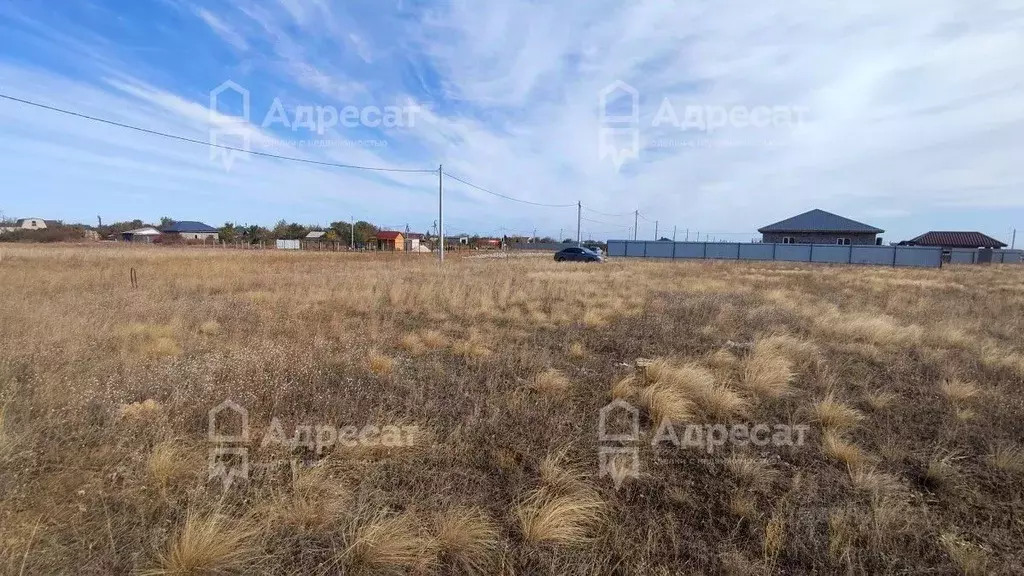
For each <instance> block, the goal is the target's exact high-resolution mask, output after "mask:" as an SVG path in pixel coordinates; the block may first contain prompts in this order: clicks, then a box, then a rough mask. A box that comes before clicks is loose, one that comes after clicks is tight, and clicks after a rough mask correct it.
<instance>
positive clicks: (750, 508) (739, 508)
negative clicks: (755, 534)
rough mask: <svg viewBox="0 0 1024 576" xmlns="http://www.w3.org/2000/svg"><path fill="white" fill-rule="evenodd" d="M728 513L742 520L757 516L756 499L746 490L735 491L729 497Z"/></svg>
mask: <svg viewBox="0 0 1024 576" xmlns="http://www.w3.org/2000/svg"><path fill="white" fill-rule="evenodd" d="M727 507H728V509H729V514H732V515H733V516H735V517H737V518H741V519H743V520H753V519H755V518H757V501H756V500H754V498H753V497H752V496H751V495H750V494H748V493H746V492H737V493H735V494H733V495H732V496H730V497H729V502H728V504H727Z"/></svg>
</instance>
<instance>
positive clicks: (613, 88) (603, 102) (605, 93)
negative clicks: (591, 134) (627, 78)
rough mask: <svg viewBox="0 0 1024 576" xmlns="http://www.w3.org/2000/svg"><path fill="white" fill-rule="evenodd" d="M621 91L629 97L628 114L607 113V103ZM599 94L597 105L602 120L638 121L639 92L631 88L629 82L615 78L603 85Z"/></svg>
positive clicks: (634, 122)
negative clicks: (613, 80)
mask: <svg viewBox="0 0 1024 576" xmlns="http://www.w3.org/2000/svg"><path fill="white" fill-rule="evenodd" d="M619 92H621V93H623V94H624V95H625V96H626V97H628V98H629V103H630V106H629V112H630V113H629V114H628V115H625V116H623V115H612V114H609V113H608V103H609V102H614V101H615V100H616V97H615V96H618V93H619ZM598 95H599V104H598V105H599V107H600V114H601V121H602V122H605V123H607V122H630V123H633V124H636V123H639V122H640V92H638V91H637V89H636V88H633V87H632V86H630V85H629V84H626V83H625V82H623V81H622V80H616V81H615V82H612V83H611V84H609V85H607V86H605V87H604V88H603V89H602V90H601V92H599V93H598Z"/></svg>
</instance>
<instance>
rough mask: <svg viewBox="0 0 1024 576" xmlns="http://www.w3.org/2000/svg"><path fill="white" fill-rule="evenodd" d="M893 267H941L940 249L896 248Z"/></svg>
mask: <svg viewBox="0 0 1024 576" xmlns="http://www.w3.org/2000/svg"><path fill="white" fill-rule="evenodd" d="M895 265H896V266H925V267H934V268H938V267H939V266H941V265H942V248H925V247H920V246H897V247H896V262H895Z"/></svg>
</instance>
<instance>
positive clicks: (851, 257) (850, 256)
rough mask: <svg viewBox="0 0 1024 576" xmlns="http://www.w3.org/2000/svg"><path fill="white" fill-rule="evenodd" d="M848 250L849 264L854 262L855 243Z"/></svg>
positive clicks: (847, 261)
mask: <svg viewBox="0 0 1024 576" xmlns="http://www.w3.org/2000/svg"><path fill="white" fill-rule="evenodd" d="M848 250H849V251H850V254H849V258H847V259H846V263H847V264H853V244H850V247H849V248H848Z"/></svg>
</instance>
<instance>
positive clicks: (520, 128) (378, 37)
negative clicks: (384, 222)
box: [4, 0, 1024, 234]
mask: <svg viewBox="0 0 1024 576" xmlns="http://www.w3.org/2000/svg"><path fill="white" fill-rule="evenodd" d="M195 13H196V16H198V17H199V18H200V19H202V21H204V22H205V23H206V26H208V27H209V28H210V29H211V30H213V31H214V32H215V33H216V34H217V36H218V37H219V38H220V39H221V40H222V41H223V42H226V43H227V44H229V45H231V46H233V47H234V48H236V49H239V50H245V51H248V53H250V54H252V55H253V56H254V58H253V62H254V64H253V66H254V67H255V69H256V70H258V71H259V73H260V74H262V76H261V77H260V78H258V82H256V86H255V87H254V89H255V90H262V92H259V93H257V94H256V97H262V100H270V99H272V98H273V97H275V96H282V97H283V95H289V96H290V99H289V98H286V100H288V101H289V103H291V104H296V105H299V104H306V105H308V104H333V105H336V106H341V105H346V104H358V105H365V104H376V105H379V106H385V105H390V104H394V103H396V102H404V101H405V100H406V99H407V98H408V99H411V100H413V101H416V102H420V103H423V104H425V105H427V106H429V111H428V112H426V113H424V114H423V116H422V121H421V122H418V123H417V124H416V126H414V127H407V128H403V129H401V130H392V131H366V130H347V129H341V128H335V129H334V130H332V131H331V132H330V136H331V137H335V138H338V139H353V140H356V139H359V138H367V137H377V138H383V139H386V140H387V143H388V146H387V147H384V148H358V147H356V148H330V149H317V150H297V151H296V153H301V154H306V155H308V156H309V157H315V158H321V159H334V160H337V161H342V162H345V161H348V162H356V161H359V162H367V163H374V164H384V165H387V164H391V165H395V166H417V167H418V166H424V167H433V166H436V165H437V164H439V163H443V164H444V165H445V168H446V170H450V171H451V172H453V173H456V174H458V175H460V176H462V177H464V178H467V179H469V180H471V181H473V182H475V183H477V184H479V185H481V186H484V187H488V188H492V189H494V190H496V191H500V192H502V193H505V194H511V195H514V196H517V197H520V198H523V199H527V200H532V201H538V202H549V203H557V204H562V203H574V202H576V201H577V200H580V201H582V202H583V203H584V204H585V205H587V206H591V207H593V208H594V209H596V210H599V211H602V212H609V213H620V212H629V211H631V210H633V209H634V208H639V209H640V210H641V211H643V212H645V213H647V214H648V215H649V216H650V217H651V218H652V219H655V218H656V219H658V220H659V221H660V223H661V226H662V228H663V229H667V228H666V227H670V226H671V225H672V224H678V225H679V226H680V227H681V228H690V229H691V230H697V229H703V230H719V231H721V230H725V231H752V230H754V229H756V228H757V227H758V226H760V225H763V224H764V223H766V222H770V221H774V220H778V219H781V218H783V217H786V216H789V215H792V214H793V213H796V212H800V211H803V210H806V209H809V208H812V207H821V208H825V209H829V210H833V211H838V212H841V213H843V214H845V215H848V216H850V217H853V218H861V219H871V218H881V219H885V220H887V222H883V223H882V224H884V225H883V227H885V228H887V229H890V230H892V229H893V228H894V227H895V228H897V229H899V228H900V226H903V227H904V230H903V232H905V233H908V234H909V233H911V232H913V231H914V230H916V228H917V227H919V226H921V222H922V218H923V217H922V216H921V213H922V212H923V211H924V212H927V214H929V215H931V216H935V215H937V214H941V213H943V212H946V213H949V214H955V213H956V211H958V210H961V209H963V208H965V207H973V208H976V209H981V210H993V211H998V212H993V213H994V214H1016V215H1018V216H1022V215H1024V195H1022V194H1020V190H1021V189H1022V188H1024V166H1022V165H1021V163H1020V161H1019V150H1020V149H1021V148H1022V146H1021V144H1022V141H1021V140H1022V136H1020V134H1021V133H1022V130H1024V108H1022V107H1021V105H1020V102H1022V101H1024V82H1022V78H1024V60H1021V59H1020V58H1019V56H1017V55H1018V54H1021V53H1024V36H1022V35H1020V34H1019V30H1020V29H1021V28H1022V27H1024V7H1021V6H1020V5H1019V3H1016V2H1010V1H1003V0H993V1H992V2H988V3H984V4H976V5H965V4H964V3H962V2H959V1H955V0H939V1H938V2H928V3H925V2H923V1H919V0H911V1H909V2H883V1H881V0H868V1H866V2H860V3H852V4H851V3H846V4H834V3H826V4H822V3H820V2H811V1H810V0H798V1H796V2H789V3H769V4H765V3H758V2H753V1H752V0H726V1H724V2H721V1H719V2H712V1H701V2H691V3H681V2H676V1H673V0H636V1H633V2H619V1H613V0H593V1H590V2H582V1H580V2H564V3H542V4H539V3H537V2H534V1H531V0H474V1H467V0H452V1H446V2H443V3H438V4H431V5H428V6H426V7H425V6H424V5H423V4H421V3H415V4H411V3H405V5H403V6H401V9H399V6H398V5H397V4H396V5H395V6H390V5H388V6H383V5H379V4H376V3H375V4H373V5H372V6H371V5H369V4H365V5H364V4H361V3H359V2H328V1H327V0H278V1H277V2H276V3H257V2H253V1H251V0H234V1H233V2H231V3H229V4H227V5H224V6H222V7H220V8H217V9H214V8H198V9H196V12H195ZM52 34H60V35H65V36H70V37H72V38H74V39H75V40H76V41H77V42H79V43H81V44H84V45H87V46H91V47H92V49H94V50H96V51H98V52H100V53H101V54H102V55H103V56H104V57H105V58H107V59H115V60H116V56H117V54H116V53H111V52H110V50H112V48H110V47H107V46H103V47H102V48H100V47H97V42H96V40H95V38H93V36H92V33H91V32H80V33H73V31H71V30H60V31H56V30H55V31H52ZM229 64H230V63H229ZM152 65H153V66H158V64H156V63H154V64H152ZM8 72H9V73H11V74H13V75H14V76H12V78H14V79H15V82H9V84H12V85H18V84H17V82H16V80H17V79H19V78H21V79H22V80H24V81H25V83H24V84H21V86H23V88H24V93H27V94H32V93H33V90H35V88H33V86H34V85H33V84H31V83H28V80H26V79H25V78H26V77H25V76H24V74H25V70H24V67H23V66H22V65H19V64H10V65H9V70H8ZM18 74H22V76H18ZM40 74H42V80H43V81H45V82H49V83H58V82H62V81H66V82H71V81H70V80H66V79H65V80H61V78H60V73H59V72H56V71H54V72H50V73H40ZM135 76H137V75H135ZM110 77H113V76H110ZM6 78H7V76H6V75H5V79H6ZM225 79H226V78H225ZM615 80H622V81H624V82H627V83H629V84H630V85H632V86H633V87H635V88H636V89H637V90H638V91H639V94H640V107H641V108H640V119H641V120H640V132H641V143H642V144H643V148H642V150H641V152H640V156H639V158H638V159H636V160H635V161H631V162H627V163H626V164H624V165H623V166H622V167H621V168H619V169H617V168H616V166H615V165H613V163H612V162H610V161H609V160H608V159H607V158H601V157H600V155H599V146H598V138H599V129H600V127H601V125H600V123H599V116H598V114H599V110H598V94H599V92H600V90H601V89H602V88H603V87H604V86H606V85H608V84H609V83H610V82H612V81H615ZM35 86H38V85H35ZM65 91H66V92H65V93H66V94H68V95H69V96H70V95H76V96H81V95H83V94H89V99H87V100H86V102H91V103H97V104H99V103H102V104H106V105H110V106H115V107H116V108H114V110H115V111H118V113H119V114H121V113H125V114H127V113H128V111H132V113H135V112H139V113H140V117H139V121H140V122H141V123H143V124H148V123H152V122H155V121H165V122H168V123H169V125H171V126H172V127H176V128H180V129H183V130H188V131H191V133H202V130H203V129H205V128H204V127H205V125H204V124H203V118H200V116H202V115H204V114H205V102H204V101H203V100H202V98H201V97H197V96H196V94H195V93H194V92H188V93H186V92H184V91H178V90H176V89H175V88H174V87H173V86H161V87H154V86H153V85H151V84H147V83H146V82H143V81H142V80H138V79H136V80H134V81H126V80H124V79H123V78H122V79H119V80H118V82H110V83H108V84H106V85H104V86H101V87H95V86H93V87H89V86H87V85H86V84H85V83H84V82H82V81H78V82H71V84H68V85H66V86H65ZM666 99H667V100H668V101H669V102H670V103H671V104H672V105H673V108H674V109H675V110H676V111H677V112H678V114H679V115H680V117H682V116H683V115H684V111H685V110H686V109H687V107H689V106H700V107H705V106H721V107H725V108H731V107H735V106H743V107H747V108H754V107H757V106H786V107H800V108H801V109H806V121H805V122H803V123H801V124H800V125H791V126H783V127H775V128H765V129H759V128H752V127H736V126H724V127H722V128H720V129H718V130H715V131H714V132H711V133H708V132H702V131H699V130H693V129H690V130H685V131H684V130H681V129H680V128H677V127H673V126H669V125H666V124H664V123H662V124H661V125H658V126H655V125H653V124H654V118H655V117H656V115H657V112H658V109H659V106H660V105H661V103H662V102H663V101H665V100H666ZM61 101H66V102H67V103H68V105H69V106H70V107H73V108H78V107H81V101H79V102H75V101H74V100H71V99H68V100H61ZM98 109H99V108H98ZM154 111H155V112H156V114H155V115H153V113H154ZM175 123H177V124H175ZM253 130H254V132H253V134H252V137H253V140H254V142H263V141H261V140H260V138H266V139H271V140H272V139H274V138H279V137H280V135H279V134H273V133H270V132H268V131H265V130H259V129H257V128H256V127H254V128H253ZM82 137H85V135H84V134H83V135H82ZM19 138H20V136H19ZM4 139H5V140H6V141H7V142H11V141H12V137H10V136H5V137H4ZM44 140H45V139H44ZM41 141H43V140H41ZM264 143H265V142H264ZM108 144H109V145H111V146H113V148H112V149H113V150H116V151H117V153H118V154H119V155H120V154H126V153H125V152H124V151H123V149H122V148H120V147H116V145H115V143H113V142H108ZM133 144H137V145H138V146H139V147H140V148H139V150H146V151H147V152H150V151H152V150H154V149H159V148H160V146H162V143H156V144H154V143H145V142H142V141H138V142H135V141H134V140H133ZM658 144H667V145H661V146H659V145H658ZM52 145H54V146H60V144H52ZM34 150H37V151H38V150H42V148H35V149H34ZM93 150H96V149H95V148H93ZM67 153H68V154H71V155H73V154H74V150H73V149H70V148H68V149H67ZM154 153H155V152H154ZM202 156H203V154H198V155H196V156H190V155H189V153H187V152H185V151H183V150H181V149H176V152H175V154H173V155H170V156H167V155H164V156H155V157H154V158H152V159H151V160H146V159H145V158H142V157H140V156H138V155H131V156H130V159H131V160H132V161H133V162H153V163H159V162H168V163H175V162H183V161H184V159H185V158H190V159H191V160H196V161H197V162H200V163H202V162H205V161H206V159H205V158H201V157H202ZM83 158H85V156H84V155H83ZM90 158H91V160H90V161H95V160H96V159H95V158H94V157H90ZM197 158H198V160H197ZM188 165H189V170H190V171H191V172H190V174H191V176H190V177H194V178H208V179H210V180H209V181H211V182H216V183H217V185H218V186H223V185H225V184H224V183H225V179H227V180H233V181H237V182H238V187H239V188H244V189H253V190H267V185H266V183H267V182H277V183H280V182H281V177H280V175H281V174H288V175H290V176H293V177H294V176H295V175H296V174H298V173H300V172H301V173H303V174H312V175H315V177H314V176H312V175H311V176H308V177H304V181H305V180H306V178H308V179H309V182H311V183H314V184H311V185H313V186H324V185H325V184H324V182H325V181H326V180H321V179H320V178H321V177H324V175H325V174H329V175H330V178H332V179H333V178H338V179H340V180H341V181H344V182H345V184H344V185H342V186H333V185H332V186H328V187H330V188H332V189H334V190H337V189H341V188H344V189H346V190H358V191H359V202H360V203H361V204H362V205H363V206H364V208H365V209H366V210H367V211H370V212H372V211H380V212H381V213H383V214H388V213H391V214H394V213H396V212H397V211H398V210H397V209H396V203H395V202H394V201H393V197H392V195H391V192H389V190H392V189H394V190H399V191H400V193H401V194H403V195H404V196H403V198H407V199H408V200H409V202H410V204H408V205H407V206H404V205H403V206H402V207H401V209H402V210H404V211H405V212H407V213H410V214H412V213H415V214H419V215H420V219H421V220H426V221H428V222H429V221H431V220H432V219H433V211H434V207H433V201H432V200H431V199H430V195H431V194H432V193H433V190H432V188H433V185H434V184H435V183H433V182H431V181H430V178H427V179H426V180H423V183H422V184H421V183H420V182H421V180H420V179H419V178H418V177H416V176H403V175H398V176H391V177H389V176H381V177H374V178H370V179H367V178H364V177H362V176H356V175H353V176H347V175H336V174H333V173H330V172H322V171H319V170H311V169H307V168H303V167H294V168H293V167H287V166H284V165H281V164H280V163H273V162H269V163H264V162H262V161H253V162H249V163H246V164H245V166H244V168H243V169H241V170H240V171H239V172H238V173H237V174H230V175H225V174H223V173H220V172H216V169H217V167H216V165H213V166H200V165H199V164H194V163H189V164H188ZM125 169H126V170H129V168H125ZM130 170H133V171H137V170H138V168H137V167H134V168H130ZM297 171H298V172H297ZM303 171H305V172H303ZM215 172H216V173H215ZM138 174H139V178H140V179H141V178H143V176H142V172H138ZM172 181H173V179H172ZM285 188H286V189H288V190H289V194H290V195H291V196H290V197H292V198H293V199H294V202H295V203H296V204H301V203H303V202H305V201H306V200H305V199H307V198H317V197H319V194H321V192H318V191H316V189H307V188H305V187H301V186H287V185H286V186H285ZM411 190H419V191H421V192H412V191H411ZM449 190H450V193H451V195H450V197H449V200H450V203H449V206H450V210H451V212H452V215H451V219H452V222H455V221H457V219H462V221H463V222H464V224H463V225H464V226H465V225H466V224H465V222H469V223H472V222H478V223H480V228H481V230H490V229H497V228H500V227H502V226H504V227H509V228H513V227H520V228H522V227H527V228H532V227H534V226H537V227H538V228H541V229H546V230H548V232H547V233H548V234H554V233H556V232H557V231H558V229H559V228H567V227H569V226H572V225H573V224H574V223H575V213H574V211H573V210H571V209H570V210H551V209H538V208H533V207H529V206H525V205H517V204H510V203H508V202H506V201H503V200H501V199H498V198H495V197H493V196H488V195H486V194H484V193H482V192H479V191H476V190H473V189H470V188H467V187H465V186H461V185H459V184H458V183H452V184H451V185H450V187H449ZM371 191H372V192H371ZM332 193H333V192H332ZM310 201H315V200H310ZM923 206H926V207H927V208H924V209H923V208H922V207H923ZM395 217H396V218H397V217H398V216H395ZM935 217H938V216H935ZM996 217H999V216H994V217H993V218H996ZM593 219H594V220H602V221H608V220H609V218H607V217H601V216H596V215H594V218H593ZM901 222H902V224H901ZM993 222H995V220H993ZM612 224H614V225H615V226H629V225H632V218H629V217H621V218H616V219H614V221H613V222H612ZM1000 225H1002V224H1001V223H1000ZM644 226H648V227H652V225H648V224H644ZM598 228H602V226H599V225H597V224H593V226H592V229H594V230H596V229H598ZM603 228H605V229H607V228H608V226H604V227H603Z"/></svg>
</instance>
